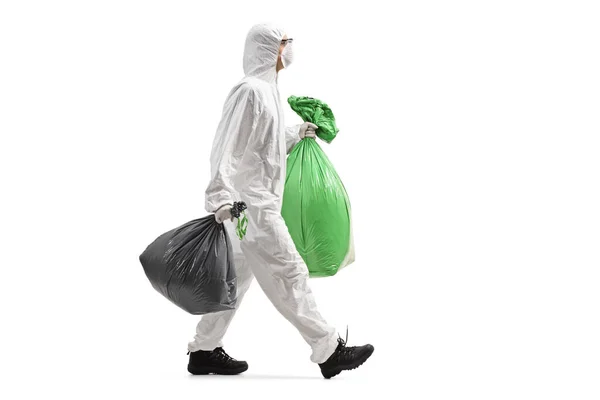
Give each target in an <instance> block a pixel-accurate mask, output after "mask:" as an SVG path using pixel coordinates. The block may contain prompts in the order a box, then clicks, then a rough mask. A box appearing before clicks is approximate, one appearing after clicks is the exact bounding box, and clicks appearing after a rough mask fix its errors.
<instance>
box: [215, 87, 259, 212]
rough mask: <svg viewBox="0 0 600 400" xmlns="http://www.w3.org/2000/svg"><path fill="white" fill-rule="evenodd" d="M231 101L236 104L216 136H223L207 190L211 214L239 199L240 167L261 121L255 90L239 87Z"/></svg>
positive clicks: (228, 112) (227, 113)
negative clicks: (236, 181) (237, 179)
mask: <svg viewBox="0 0 600 400" xmlns="http://www.w3.org/2000/svg"><path fill="white" fill-rule="evenodd" d="M229 100H230V102H231V104H233V105H232V106H231V109H230V110H229V111H227V112H225V113H224V115H223V117H222V120H221V123H220V124H219V132H217V134H220V135H223V137H222V138H221V140H220V141H219V148H218V149H216V150H213V154H212V157H213V159H212V160H211V163H212V164H213V165H212V176H211V179H210V182H209V184H208V187H207V188H206V191H205V208H206V211H207V212H211V213H212V212H215V211H217V210H218V209H219V208H221V207H222V206H224V205H226V204H229V205H233V202H234V201H235V200H234V199H235V198H236V197H237V196H236V194H237V193H236V191H235V189H234V183H233V181H234V178H235V176H236V174H237V173H238V171H237V166H238V164H239V161H240V160H241V158H242V156H243V154H244V151H245V149H246V145H247V144H248V140H249V139H250V138H251V137H252V135H253V134H254V131H255V129H256V124H257V121H258V118H257V115H258V108H257V107H255V104H256V95H255V92H254V90H253V89H252V87H250V86H248V85H242V86H240V87H239V88H238V90H237V91H236V93H235V94H233V95H232V97H231V98H230V99H229ZM221 129H223V130H222V131H221Z"/></svg>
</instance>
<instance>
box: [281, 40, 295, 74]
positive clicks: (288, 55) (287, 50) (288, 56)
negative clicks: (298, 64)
mask: <svg viewBox="0 0 600 400" xmlns="http://www.w3.org/2000/svg"><path fill="white" fill-rule="evenodd" d="M292 44H293V43H288V44H286V45H285V47H284V48H283V51H282V52H281V63H282V64H283V68H287V67H288V65H290V64H291V63H292V61H294V52H293V50H292Z"/></svg>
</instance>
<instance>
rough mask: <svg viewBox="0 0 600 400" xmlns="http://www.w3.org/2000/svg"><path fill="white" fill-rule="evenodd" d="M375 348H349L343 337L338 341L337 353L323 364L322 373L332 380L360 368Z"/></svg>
mask: <svg viewBox="0 0 600 400" xmlns="http://www.w3.org/2000/svg"><path fill="white" fill-rule="evenodd" d="M346 340H348V331H346ZM373 350H375V348H374V347H373V346H372V345H370V344H366V345H364V346H358V347H347V346H346V341H345V340H344V339H342V338H341V337H340V338H339V339H338V346H337V348H336V349H335V352H334V353H333V354H332V355H331V356H330V357H329V358H328V359H327V361H325V362H324V363H322V364H319V367H321V373H322V374H323V376H324V377H325V379H330V378H333V377H334V376H336V375H337V374H339V373H340V372H342V371H345V370H351V369H355V368H358V367H360V366H361V365H362V364H363V363H364V362H365V361H367V359H368V358H369V357H371V354H373Z"/></svg>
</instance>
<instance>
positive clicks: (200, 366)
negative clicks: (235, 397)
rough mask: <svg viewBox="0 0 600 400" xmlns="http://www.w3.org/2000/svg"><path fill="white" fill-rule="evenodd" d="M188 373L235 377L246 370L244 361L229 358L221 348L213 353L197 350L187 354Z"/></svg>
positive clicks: (246, 364)
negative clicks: (188, 358)
mask: <svg viewBox="0 0 600 400" xmlns="http://www.w3.org/2000/svg"><path fill="white" fill-rule="evenodd" d="M188 354H189V355H190V362H189V364H188V371H189V373H190V374H193V375H208V374H218V375H237V374H241V373H242V372H244V371H245V370H247V369H248V363H247V362H246V361H237V360H236V359H234V358H231V357H230V356H229V355H228V354H227V353H225V350H223V348H222V347H217V348H216V349H214V350H213V351H204V350H198V351H193V352H189V351H188Z"/></svg>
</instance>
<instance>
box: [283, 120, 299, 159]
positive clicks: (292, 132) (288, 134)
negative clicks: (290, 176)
mask: <svg viewBox="0 0 600 400" xmlns="http://www.w3.org/2000/svg"><path fill="white" fill-rule="evenodd" d="M301 126H302V124H297V125H292V126H288V127H287V128H285V148H286V149H287V154H290V152H291V151H292V149H293V148H294V146H296V145H297V144H298V142H299V141H300V136H299V132H300V127H301Z"/></svg>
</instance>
